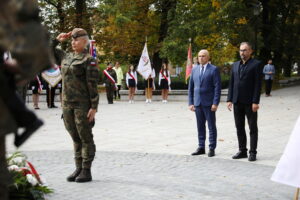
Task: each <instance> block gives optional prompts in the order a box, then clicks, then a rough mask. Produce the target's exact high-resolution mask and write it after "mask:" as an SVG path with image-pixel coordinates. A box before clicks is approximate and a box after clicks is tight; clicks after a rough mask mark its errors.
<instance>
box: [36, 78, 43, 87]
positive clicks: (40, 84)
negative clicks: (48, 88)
mask: <svg viewBox="0 0 300 200" xmlns="http://www.w3.org/2000/svg"><path fill="white" fill-rule="evenodd" d="M36 80H37V81H38V83H39V89H40V90H42V83H41V81H40V78H39V76H36Z"/></svg>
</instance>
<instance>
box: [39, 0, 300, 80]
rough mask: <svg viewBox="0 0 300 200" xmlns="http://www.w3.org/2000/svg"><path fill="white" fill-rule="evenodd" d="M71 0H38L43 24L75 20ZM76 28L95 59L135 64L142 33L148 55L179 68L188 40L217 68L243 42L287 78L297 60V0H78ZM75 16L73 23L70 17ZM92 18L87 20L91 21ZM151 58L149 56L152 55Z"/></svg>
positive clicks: (64, 26) (57, 27)
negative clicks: (93, 48)
mask: <svg viewBox="0 0 300 200" xmlns="http://www.w3.org/2000/svg"><path fill="white" fill-rule="evenodd" d="M78 1H79V0H76V1H71V0H61V1H58V0H44V1H42V0H40V1H39V2H40V6H41V10H42V13H41V16H42V19H43V23H44V24H45V25H46V26H47V27H48V29H49V30H50V32H51V33H53V34H54V35H57V34H58V33H59V32H67V31H70V30H72V29H73V28H74V27H75V26H76V25H77V24H78V23H77V21H78V19H77V18H76V16H77V15H78V9H76V2H78ZM81 2H84V3H85V5H86V9H85V8H82V9H83V11H84V12H83V13H81V14H82V15H81V16H82V18H83V19H82V22H81V24H82V26H83V28H86V29H87V30H88V31H89V33H90V34H91V36H93V38H94V39H96V43H97V47H98V53H99V55H98V57H99V59H100V62H102V63H103V62H106V61H116V60H118V61H120V62H121V63H133V64H135V65H136V64H137V63H138V60H139V57H140V55H141V52H142V49H143V46H144V43H145V40H146V37H147V39H148V51H149V54H150V57H153V58H156V59H155V60H154V62H156V61H157V55H158V54H159V57H160V58H164V59H167V60H169V61H171V63H172V64H173V65H174V66H175V65H179V66H184V65H185V62H186V59H187V49H188V45H189V38H191V43H192V49H193V56H196V55H197V52H199V50H201V49H208V50H209V51H210V54H211V61H212V63H213V64H215V65H217V66H223V65H224V64H225V63H229V62H232V61H234V60H236V59H239V54H238V47H239V44H240V43H241V42H243V41H249V42H251V43H252V44H253V45H254V47H255V54H256V55H255V56H257V57H258V58H259V59H260V60H262V61H263V62H266V60H267V59H268V58H270V57H272V58H273V60H274V64H275V67H276V69H277V70H276V71H277V73H279V71H281V69H284V73H285V76H290V74H291V66H292V64H293V63H294V62H298V63H300V48H299V46H300V44H299V42H300V40H299V35H300V28H299V27H300V4H299V0H283V1H281V0H269V1H263V0H247V1H245V0H169V1H168V0H140V1H136V0H126V1H124V0H85V1H84V0H81ZM76 19H77V21H76ZM91 22H92V23H91ZM152 61H153V59H152Z"/></svg>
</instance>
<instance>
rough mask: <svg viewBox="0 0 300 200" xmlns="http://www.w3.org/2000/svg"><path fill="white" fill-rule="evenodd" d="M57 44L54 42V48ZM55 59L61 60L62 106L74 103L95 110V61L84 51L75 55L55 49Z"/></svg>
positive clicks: (97, 101) (96, 90)
mask: <svg viewBox="0 0 300 200" xmlns="http://www.w3.org/2000/svg"><path fill="white" fill-rule="evenodd" d="M57 43H58V41H54V46H56V44H57ZM55 57H60V60H61V73H62V87H63V89H62V101H63V106H68V105H69V104H73V103H75V104H80V105H88V106H90V107H91V108H93V109H97V107H98V103H99V94H98V89H97V84H98V79H99V70H98V67H97V65H96V60H95V59H94V58H93V57H92V56H91V55H90V54H89V53H88V52H86V51H85V52H83V53H81V54H75V53H66V52H64V51H62V50H58V49H56V51H55Z"/></svg>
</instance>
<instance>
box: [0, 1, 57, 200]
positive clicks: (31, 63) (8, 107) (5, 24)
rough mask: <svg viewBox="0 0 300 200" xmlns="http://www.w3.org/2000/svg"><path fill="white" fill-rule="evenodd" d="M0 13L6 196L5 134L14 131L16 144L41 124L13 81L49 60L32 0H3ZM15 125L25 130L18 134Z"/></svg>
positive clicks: (22, 80)
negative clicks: (8, 55) (8, 54)
mask: <svg viewBox="0 0 300 200" xmlns="http://www.w3.org/2000/svg"><path fill="white" fill-rule="evenodd" d="M0 13H1V15H0V36H1V37H0V85H1V87H0V110H1V112H0V198H1V200H8V198H9V197H8V196H9V195H8V185H9V184H11V183H12V181H11V178H10V177H9V172H8V170H7V163H6V158H5V152H6V149H5V136H6V134H9V133H15V134H16V137H15V145H16V146H20V145H22V144H23V143H24V142H25V141H26V140H27V139H28V137H29V136H30V135H31V134H32V133H33V132H35V131H36V130H37V128H39V127H40V126H41V124H42V122H41V121H40V120H39V119H38V118H37V117H36V115H35V114H34V113H33V112H31V111H30V110H28V109H27V108H26V106H25V104H24V102H23V100H21V98H20V97H19V96H18V95H17V94H16V85H17V84H18V85H26V83H27V82H29V81H30V80H32V79H33V78H34V77H35V75H36V74H38V72H40V71H42V70H45V69H47V68H48V67H50V66H51V64H52V60H51V53H50V48H49V43H48V37H47V33H46V31H45V29H44V28H43V27H42V25H41V23H40V20H39V10H38V4H37V2H36V1H35V0H2V1H1V4H0ZM4 52H11V54H12V57H13V58H14V61H13V62H7V61H5V59H4V57H3V55H4ZM18 128H24V129H25V131H24V132H23V133H22V134H17V133H18Z"/></svg>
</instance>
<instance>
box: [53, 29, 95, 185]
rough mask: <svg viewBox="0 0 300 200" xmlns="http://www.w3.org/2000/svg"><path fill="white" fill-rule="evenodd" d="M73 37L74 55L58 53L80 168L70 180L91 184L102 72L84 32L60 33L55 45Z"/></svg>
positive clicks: (66, 120)
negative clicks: (90, 51)
mask: <svg viewBox="0 0 300 200" xmlns="http://www.w3.org/2000/svg"><path fill="white" fill-rule="evenodd" d="M70 37H72V43H71V44H72V50H73V52H64V51H62V50H59V49H55V51H54V52H55V57H56V58H59V59H60V60H61V73H62V87H63V89H62V108H63V119H64V124H65V127H66V129H67V131H68V132H69V134H70V135H71V137H72V140H73V144H74V152H75V165H76V169H75V171H74V172H73V173H72V174H71V175H70V176H68V177H67V181H69V182H74V181H75V182H88V181H91V180H92V175H91V166H92V161H93V160H94V157H95V151H96V146H95V143H94V140H93V134H92V127H93V125H94V120H95V114H96V112H97V107H98V103H99V95H98V90H97V82H98V78H99V70H98V68H97V65H96V60H95V59H94V58H93V57H92V56H91V55H90V54H89V53H88V50H87V48H86V47H87V45H88V43H89V38H88V34H87V32H86V31H85V30H84V29H82V28H75V29H73V31H71V32H69V33H61V34H59V35H58V36H57V38H56V40H54V42H53V46H54V47H55V46H56V45H57V44H58V42H63V41H65V40H66V39H68V38H70ZM58 62H59V61H58Z"/></svg>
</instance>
